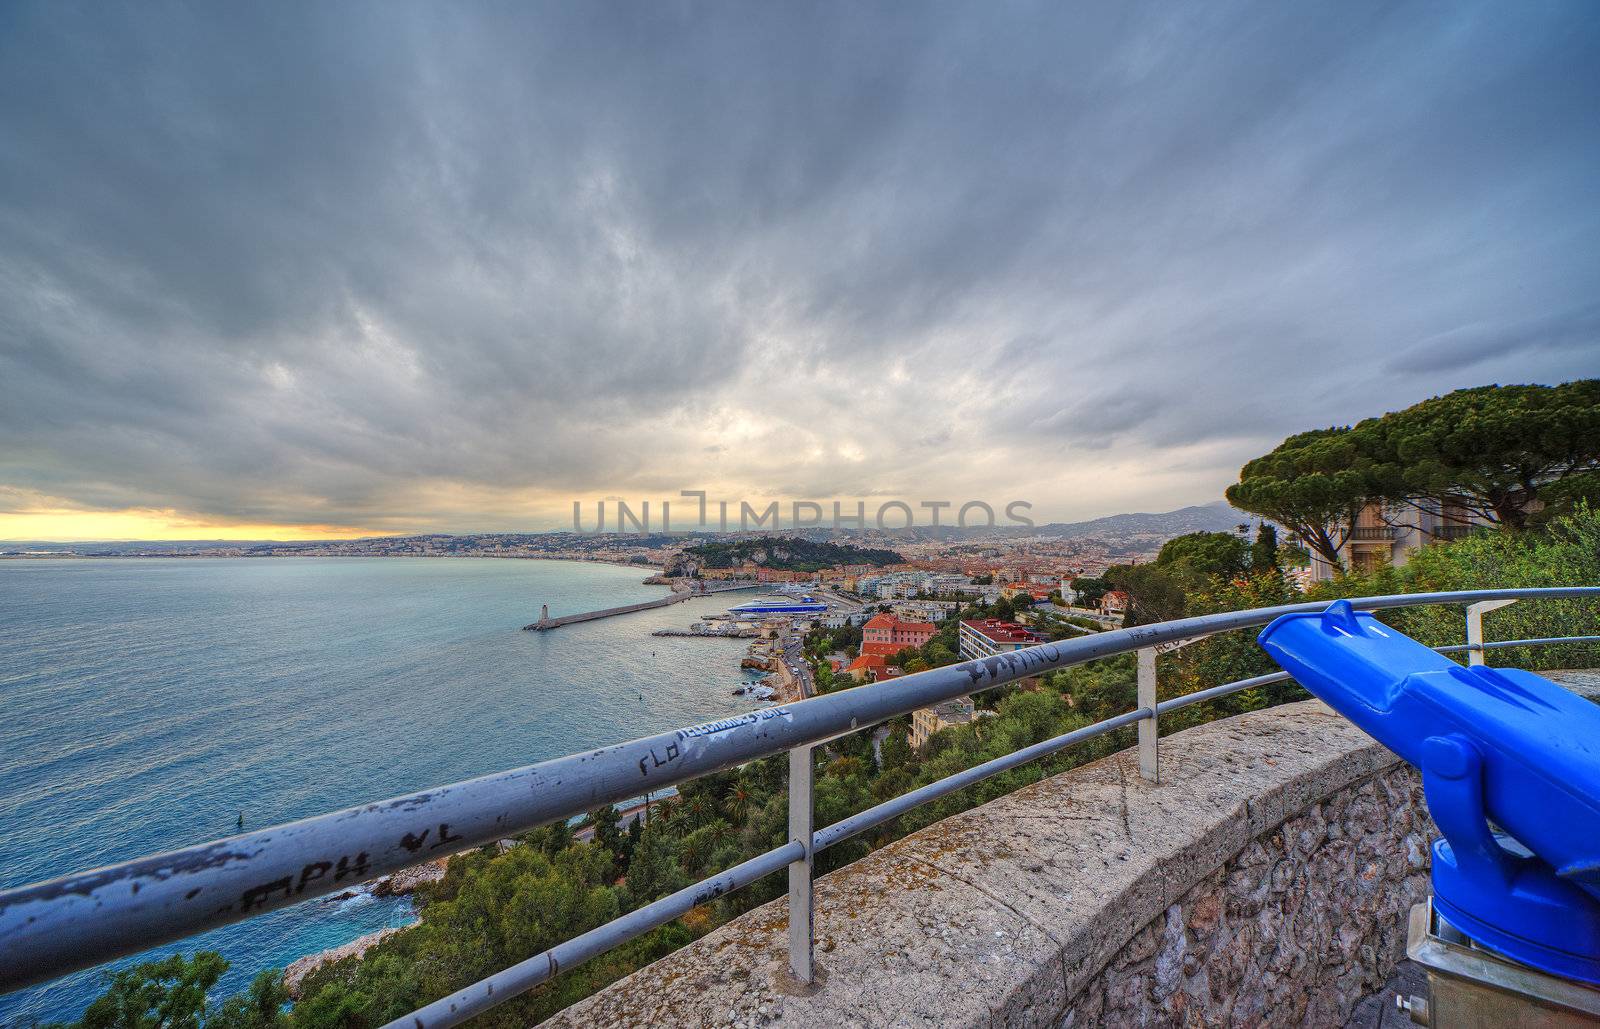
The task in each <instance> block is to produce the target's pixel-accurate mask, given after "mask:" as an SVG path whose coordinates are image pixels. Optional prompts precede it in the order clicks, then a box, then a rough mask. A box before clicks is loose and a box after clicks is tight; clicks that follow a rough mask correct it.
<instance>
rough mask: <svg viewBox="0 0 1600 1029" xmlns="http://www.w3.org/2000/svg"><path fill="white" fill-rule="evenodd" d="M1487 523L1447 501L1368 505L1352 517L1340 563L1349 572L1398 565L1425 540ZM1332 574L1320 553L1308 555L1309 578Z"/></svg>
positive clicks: (1450, 537)
mask: <svg viewBox="0 0 1600 1029" xmlns="http://www.w3.org/2000/svg"><path fill="white" fill-rule="evenodd" d="M1487 524H1488V522H1487V521H1486V520H1485V519H1483V518H1482V517H1480V516H1479V515H1477V514H1475V513H1473V512H1470V511H1467V510H1465V509H1464V508H1462V507H1460V506H1458V505H1455V504H1450V503H1445V504H1438V503H1430V504H1427V505H1425V506H1424V507H1423V508H1422V509H1418V508H1416V507H1410V506H1408V507H1404V508H1394V507H1390V508H1386V507H1385V506H1384V505H1382V504H1368V505H1367V506H1366V507H1364V508H1362V509H1361V513H1360V514H1359V515H1357V516H1356V524H1355V526H1354V527H1353V528H1352V529H1351V532H1350V539H1349V541H1348V542H1347V543H1346V544H1345V547H1344V552H1343V556H1344V562H1345V565H1346V567H1348V568H1349V569H1350V570H1351V571H1353V572H1370V571H1373V570H1375V569H1378V568H1381V567H1383V566H1385V565H1390V566H1393V567H1395V568H1399V567H1401V566H1402V565H1404V564H1405V563H1406V562H1407V561H1408V560H1410V559H1411V554H1412V552H1413V551H1415V550H1417V549H1419V548H1421V547H1425V546H1427V545H1428V544H1429V543H1434V542H1439V541H1449V540H1454V539H1460V538H1461V537H1463V536H1465V535H1467V534H1468V533H1470V532H1472V531H1473V530H1475V529H1479V528H1482V527H1483V526H1484V525H1487ZM1333 574H1334V572H1333V567H1332V566H1331V565H1329V564H1328V562H1327V561H1326V560H1324V559H1323V558H1322V556H1321V555H1319V554H1316V553H1313V554H1312V555H1311V570H1310V579H1311V581H1313V582H1322V581H1325V580H1328V579H1331V578H1333Z"/></svg>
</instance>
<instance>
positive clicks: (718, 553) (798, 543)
mask: <svg viewBox="0 0 1600 1029" xmlns="http://www.w3.org/2000/svg"><path fill="white" fill-rule="evenodd" d="M903 560H904V558H902V557H901V556H900V555H899V554H897V553H895V552H894V551H893V550H880V549H877V548H868V547H853V546H850V545H849V544H845V543H829V542H816V541H813V540H806V539H797V538H794V537H789V536H778V537H774V538H765V537H764V538H760V539H743V540H730V541H727V542H709V543H700V544H697V545H695V546H692V547H686V548H684V550H683V552H682V553H681V554H679V555H678V557H677V558H676V559H674V560H673V562H672V563H671V564H670V565H669V566H668V567H667V574H668V575H683V574H692V571H693V570H694V569H698V568H736V567H738V566H739V565H742V564H744V563H745V562H747V561H749V562H752V563H754V564H757V565H760V566H761V567H763V568H775V569H782V570H786V571H793V572H814V571H817V570H819V569H822V568H831V567H832V566H834V565H851V564H859V565H874V566H882V565H892V564H899V563H900V562H901V561H903Z"/></svg>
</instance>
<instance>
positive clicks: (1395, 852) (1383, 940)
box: [1059, 765, 1435, 1027]
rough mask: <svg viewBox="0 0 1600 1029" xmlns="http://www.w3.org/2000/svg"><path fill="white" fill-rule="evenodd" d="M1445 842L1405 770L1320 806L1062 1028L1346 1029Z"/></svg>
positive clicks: (1230, 871) (1246, 859) (1094, 992)
mask: <svg viewBox="0 0 1600 1029" xmlns="http://www.w3.org/2000/svg"><path fill="white" fill-rule="evenodd" d="M1434 835H1435V830H1434V827H1433V824H1432V822H1431V820H1430V819H1429V818H1428V815H1427V811H1426V808H1425V806H1424V805H1423V801H1422V784H1421V781H1420V778H1419V777H1418V776H1417V774H1416V773H1415V771H1414V770H1413V769H1411V768H1410V767H1409V766H1406V765H1397V766H1394V767H1391V768H1390V769H1388V770H1387V771H1385V772H1382V773H1380V774H1378V775H1375V776H1372V777H1371V778H1369V779H1367V780H1366V781H1364V782H1360V783H1357V784H1353V785H1351V786H1349V787H1347V788H1346V789H1344V790H1343V791H1342V792H1340V793H1338V794H1337V795H1335V796H1333V797H1330V798H1328V799H1326V800H1324V801H1321V802H1318V803H1315V804H1313V805H1311V807H1310V808H1309V809H1307V810H1306V811H1304V812H1302V813H1300V814H1297V815H1294V816H1293V817H1291V818H1290V819H1289V820H1288V821H1286V822H1284V823H1283V824H1282V825H1280V826H1278V827H1277V828H1275V829H1273V830H1272V831H1271V832H1269V833H1267V834H1266V835H1264V836H1261V837H1259V838H1257V839H1255V840H1252V841H1251V842H1250V843H1249V845H1247V846H1246V847H1245V848H1244V850H1243V851H1242V852H1241V853H1239V854H1237V855H1235V856H1234V857H1233V858H1231V859H1229V860H1228V862H1227V863H1226V864H1224V865H1223V866H1222V867H1221V868H1219V869H1217V870H1215V871H1213V872H1210V873H1208V874H1206V875H1205V876H1203V877H1202V878H1201V880H1200V881H1199V882H1198V883H1196V884H1195V885H1194V886H1193V887H1192V888H1191V889H1190V890H1189V891H1188V892H1187V893H1185V894H1184V895H1183V897H1182V898H1181V899H1180V900H1179V901H1178V902H1177V903H1175V904H1172V905H1171V906H1169V907H1168V908H1167V909H1166V910H1165V911H1163V912H1162V914H1161V916H1160V917H1159V918H1157V919H1156V920H1154V921H1152V922H1151V923H1150V924H1148V925H1146V926H1145V927H1144V928H1142V929H1140V930H1139V931H1138V932H1137V933H1136V934H1135V935H1134V937H1133V939H1132V940H1130V941H1129V942H1128V944H1127V946H1125V947H1124V948H1123V949H1122V950H1121V951H1120V952H1119V953H1118V954H1117V955H1116V956H1115V957H1114V958H1112V960H1111V963H1110V964H1109V965H1108V966H1107V967H1106V968H1105V969H1104V970H1103V971H1101V972H1100V973H1099V974H1098V975H1096V976H1095V977H1094V978H1093V979H1092V980H1091V981H1090V982H1089V983H1088V984H1087V985H1086V986H1085V987H1084V988H1083V990H1082V991H1081V992H1080V993H1079V994H1078V996H1077V997H1076V998H1075V999H1074V1000H1073V1001H1072V1003H1071V1005H1070V1006H1069V1007H1068V1009H1067V1011H1066V1014H1065V1015H1064V1016H1063V1017H1062V1018H1061V1020H1060V1023H1059V1024H1060V1025H1061V1026H1063V1027H1066V1026H1101V1025H1130V1026H1131V1025H1179V1026H1218V1025H1310V1026H1337V1025H1341V1024H1343V1023H1344V1021H1345V1019H1346V1018H1348V1017H1349V1015H1350V1011H1351V1008H1352V1006H1353V1005H1354V1004H1355V1003H1356V1002H1358V1001H1359V1000H1360V999H1361V998H1362V997H1363V996H1364V995H1366V994H1368V993H1370V992H1372V991H1373V990H1375V989H1377V988H1378V987H1380V986H1381V985H1382V984H1383V982H1384V980H1385V979H1386V978H1387V977H1388V975H1389V973H1390V971H1391V970H1392V969H1393V967H1394V965H1395V962H1396V961H1397V960H1399V958H1400V956H1401V954H1402V953H1403V952H1404V950H1405V916H1406V913H1407V912H1408V911H1410V909H1411V906H1412V905H1413V904H1416V903H1418V902H1419V901H1421V900H1422V899H1423V898H1425V897H1426V896H1427V895H1428V892H1429V885H1428V843H1429V841H1430V840H1431V839H1432V838H1433V837H1434Z"/></svg>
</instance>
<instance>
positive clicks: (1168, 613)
mask: <svg viewBox="0 0 1600 1029" xmlns="http://www.w3.org/2000/svg"><path fill="white" fill-rule="evenodd" d="M1106 578H1107V579H1108V580H1109V581H1110V582H1111V583H1112V584H1114V585H1115V586H1116V588H1117V589H1120V590H1122V591H1123V592H1124V593H1126V594H1127V595H1128V612H1127V614H1125V615H1124V616H1123V621H1122V624H1123V625H1129V626H1131V625H1149V624H1151V623H1153V622H1165V621H1169V620H1171V619H1173V618H1182V617H1183V609H1184V603H1185V598H1186V592H1187V591H1186V588H1185V587H1186V581H1187V580H1190V579H1192V578H1197V577H1191V576H1188V575H1186V574H1185V573H1184V571H1183V570H1182V569H1181V568H1174V567H1172V566H1163V565H1159V564H1147V565H1112V566H1111V567H1110V568H1108V569H1106ZM1201 581H1203V580H1201Z"/></svg>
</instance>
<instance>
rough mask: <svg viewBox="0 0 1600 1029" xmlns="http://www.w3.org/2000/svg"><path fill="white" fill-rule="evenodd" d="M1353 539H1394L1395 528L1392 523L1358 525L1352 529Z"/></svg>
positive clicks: (1351, 536)
mask: <svg viewBox="0 0 1600 1029" xmlns="http://www.w3.org/2000/svg"><path fill="white" fill-rule="evenodd" d="M1350 538H1351V539H1353V540H1392V539H1394V538H1395V529H1394V526H1392V525H1358V526H1356V527H1355V528H1354V529H1351V530H1350Z"/></svg>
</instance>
